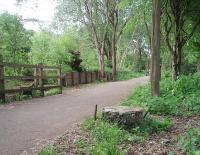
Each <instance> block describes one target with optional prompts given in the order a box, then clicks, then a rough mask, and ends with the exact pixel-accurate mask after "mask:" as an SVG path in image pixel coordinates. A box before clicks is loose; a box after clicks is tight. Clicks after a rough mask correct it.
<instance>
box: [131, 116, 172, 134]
mask: <svg viewBox="0 0 200 155" xmlns="http://www.w3.org/2000/svg"><path fill="white" fill-rule="evenodd" d="M171 125H172V121H171V120H170V119H168V118H166V119H164V120H159V119H155V118H151V117H147V118H145V121H144V122H143V123H142V124H140V125H139V126H138V127H136V128H133V129H132V131H133V133H143V134H145V135H148V134H152V133H157V132H163V131H166V130H167V129H169V128H170V127H171Z"/></svg>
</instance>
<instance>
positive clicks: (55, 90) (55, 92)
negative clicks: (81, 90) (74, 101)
mask: <svg viewBox="0 0 200 155" xmlns="http://www.w3.org/2000/svg"><path fill="white" fill-rule="evenodd" d="M60 93H61V91H60V88H55V89H50V90H48V91H46V92H45V96H52V95H56V94H60Z"/></svg>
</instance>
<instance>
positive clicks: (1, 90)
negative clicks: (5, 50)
mask: <svg viewBox="0 0 200 155" xmlns="http://www.w3.org/2000/svg"><path fill="white" fill-rule="evenodd" d="M5 98H6V97H5V85H4V66H3V56H2V55H0V100H2V101H5Z"/></svg>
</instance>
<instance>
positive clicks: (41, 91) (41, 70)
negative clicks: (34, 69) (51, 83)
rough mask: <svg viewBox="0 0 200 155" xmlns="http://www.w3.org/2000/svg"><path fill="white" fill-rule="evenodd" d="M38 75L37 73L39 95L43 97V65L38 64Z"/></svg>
mask: <svg viewBox="0 0 200 155" xmlns="http://www.w3.org/2000/svg"><path fill="white" fill-rule="evenodd" d="M38 70H39V71H38V73H39V87H40V95H41V96H42V97H43V96H44V79H43V78H44V77H43V65H42V64H40V65H39V68H38Z"/></svg>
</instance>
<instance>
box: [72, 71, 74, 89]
mask: <svg viewBox="0 0 200 155" xmlns="http://www.w3.org/2000/svg"><path fill="white" fill-rule="evenodd" d="M71 78H72V86H74V73H73V72H71Z"/></svg>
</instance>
